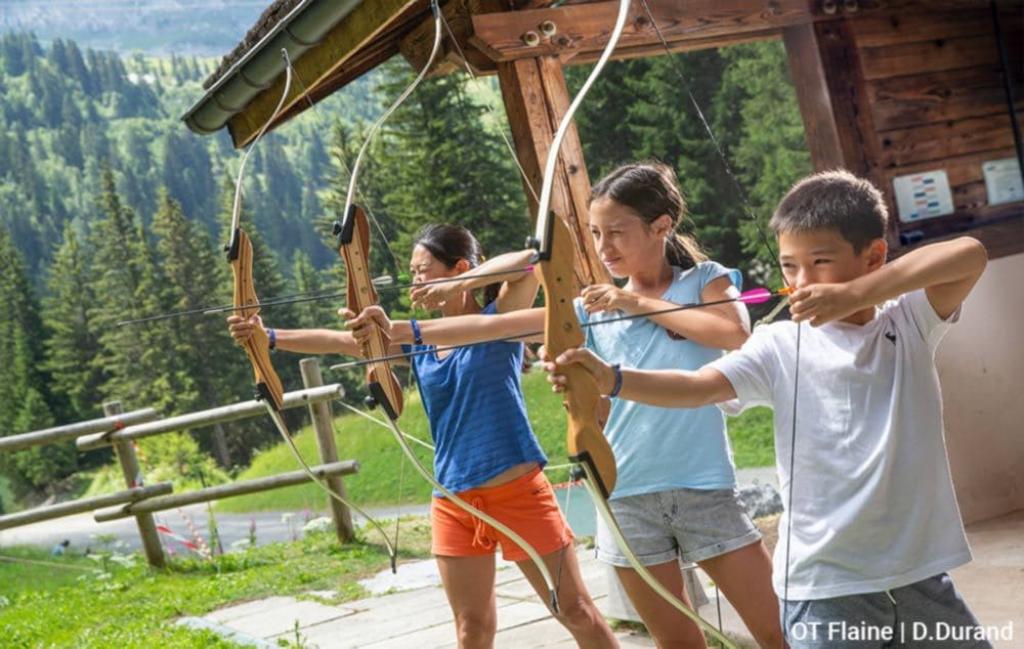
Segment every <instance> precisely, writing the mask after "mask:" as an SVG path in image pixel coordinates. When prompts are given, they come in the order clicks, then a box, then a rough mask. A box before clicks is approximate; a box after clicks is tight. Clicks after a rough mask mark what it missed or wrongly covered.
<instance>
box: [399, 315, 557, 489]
mask: <svg viewBox="0 0 1024 649" xmlns="http://www.w3.org/2000/svg"><path fill="white" fill-rule="evenodd" d="M496 308H497V307H496V305H495V304H494V303H493V302H492V303H491V304H488V305H487V306H486V307H484V309H483V311H482V312H481V313H482V314H484V315H493V314H494V313H495V312H496ZM434 347H435V346H434V345H415V346H412V345H402V350H403V351H405V352H409V351H410V350H413V351H420V350H433V349H434ZM410 361H411V362H412V368H413V371H414V372H415V373H416V383H417V385H418V386H419V390H420V396H421V398H422V399H423V408H424V409H425V410H426V411H427V418H428V419H429V421H430V432H431V435H432V436H433V438H434V446H435V451H434V474H435V476H436V477H437V480H438V482H440V483H441V484H443V485H444V486H445V487H447V488H448V489H451V490H452V491H454V492H459V491H465V490H466V489H472V488H473V487H477V486H479V485H481V484H483V483H484V482H487V481H488V480H490V479H491V478H493V477H494V476H496V475H498V474H499V473H501V472H502V471H506V470H508V469H510V468H512V467H513V466H515V465H517V464H523V463H526V462H537V463H539V464H540V465H542V466H543V465H545V464H547V457H545V455H544V451H543V450H542V449H541V447H540V444H539V443H538V442H537V438H536V437H534V435H533V430H532V429H531V428H530V422H529V420H528V419H527V417H526V404H525V403H524V402H523V388H522V382H521V378H520V374H521V372H522V367H523V344H522V343H509V342H493V343H484V344H480V345H470V346H466V347H459V348H457V349H455V350H453V351H452V352H451V353H450V354H449V355H448V356H445V357H444V358H438V356H437V354H436V352H435V353H428V354H421V355H419V356H413V357H412V358H411V359H410ZM435 495H440V494H435Z"/></svg>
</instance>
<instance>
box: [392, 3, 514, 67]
mask: <svg viewBox="0 0 1024 649" xmlns="http://www.w3.org/2000/svg"><path fill="white" fill-rule="evenodd" d="M505 8H507V6H506V5H505V4H504V3H503V2H501V0H449V2H447V3H445V4H444V5H443V6H442V8H441V12H442V14H443V15H444V20H445V22H446V23H447V25H448V27H447V28H446V27H444V26H442V38H443V42H442V44H441V48H442V49H441V52H440V53H438V61H437V62H436V63H435V64H434V70H433V71H432V72H431V76H434V75H444V74H451V73H453V72H460V71H462V70H464V69H465V67H464V66H465V64H466V63H468V64H469V66H470V68H471V69H472V70H473V73H474V74H488V73H493V72H494V71H495V68H494V62H493V61H491V60H490V59H489V58H487V57H486V56H484V55H483V54H482V53H481V52H480V50H478V49H476V48H475V47H473V46H472V45H471V44H470V42H469V37H470V35H471V34H472V33H473V22H472V16H473V15H474V14H483V13H495V12H500V11H503V10H504V9H505ZM449 29H450V30H451V33H449ZM452 35H454V36H455V39H456V40H457V41H458V42H457V44H456V43H452ZM433 46H434V16H433V15H429V16H427V17H425V18H424V19H423V20H422V21H421V22H420V24H419V25H417V26H416V27H415V28H413V30H412V31H411V32H409V33H408V34H407V35H406V36H405V37H404V38H403V39H402V42H401V43H400V44H399V46H398V50H399V52H401V53H402V56H403V57H405V60H406V61H408V62H409V65H411V66H412V67H413V68H414V69H416V70H422V69H423V66H424V65H426V63H427V59H428V58H429V57H430V50H431V49H432V48H433ZM463 56H465V59H463Z"/></svg>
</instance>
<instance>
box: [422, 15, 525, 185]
mask: <svg viewBox="0 0 1024 649" xmlns="http://www.w3.org/2000/svg"><path fill="white" fill-rule="evenodd" d="M441 22H442V23H443V24H444V28H445V31H447V32H448V36H449V37H450V38H451V40H452V43H453V44H454V45H455V49H456V50H458V52H459V60H461V61H462V65H463V67H464V68H466V72H467V73H468V74H469V78H470V79H471V80H472V81H473V83H474V84H476V87H477V88H478V89H479V88H483V82H482V81H480V77H478V76H477V74H476V73H475V72H473V67H472V66H470V65H469V60H468V59H466V54H465V52H463V51H462V46H461V45H459V39H457V38H455V34H454V33H453V32H452V28H451V26H450V25H449V24H448V19H447V18H445V17H444V12H441ZM481 94H483V93H481ZM484 108H485V109H486V110H487V112H488V114H489V115H490V116H491V120H492V121H493V122H494V123H495V124H496V125H497V128H498V134H499V135H500V136H501V139H502V141H504V143H505V147H506V148H507V149H508V152H509V153H510V154H511V155H512V161H513V162H514V163H515V165H516V168H517V169H518V170H519V175H520V176H522V179H523V184H524V185H526V189H527V190H529V192H530V195H532V196H533V200H535V201H538V202H539V201H540V197H539V196H538V195H537V190H536V188H535V187H534V186H533V183H532V182H530V177H529V176H528V175H527V173H526V169H525V168H524V167H523V163H522V161H521V160H520V159H519V154H517V153H516V148H515V146H514V145H513V144H512V141H511V140H510V139H509V137H508V134H507V133H505V129H504V128H502V126H501V124H502V122H503V121H506V120H499V119H498V118H497V117H498V116H497V113H496V112H495V110H494V106H492V105H491V104H490V102H484Z"/></svg>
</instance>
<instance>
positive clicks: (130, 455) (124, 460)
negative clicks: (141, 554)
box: [103, 401, 167, 568]
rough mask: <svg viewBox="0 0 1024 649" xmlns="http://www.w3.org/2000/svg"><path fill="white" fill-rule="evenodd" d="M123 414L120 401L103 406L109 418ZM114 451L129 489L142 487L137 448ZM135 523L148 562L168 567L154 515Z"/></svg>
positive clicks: (117, 447)
mask: <svg viewBox="0 0 1024 649" xmlns="http://www.w3.org/2000/svg"><path fill="white" fill-rule="evenodd" d="M121 412H122V408H121V402H120V401H108V402H106V403H104V404H103V414H104V415H106V416H107V417H113V416H114V415H119V414H121ZM114 451H115V452H116V453H117V460H118V461H119V462H120V463H121V473H122V474H124V482H125V484H126V485H128V488H129V489H132V488H134V487H141V486H142V469H141V468H140V467H139V458H138V457H137V456H136V455H135V448H134V447H133V446H132V443H131V442H130V441H125V442H116V443H115V444H114ZM135 522H136V523H137V524H138V526H139V536H141V537H142V548H143V550H145V552H146V560H147V561H149V565H151V566H153V567H154V568H163V567H164V566H165V565H167V562H166V560H165V558H164V549H163V546H162V545H160V535H159V534H158V533H157V531H156V521H154V520H153V515H152V514H138V515H136V516H135Z"/></svg>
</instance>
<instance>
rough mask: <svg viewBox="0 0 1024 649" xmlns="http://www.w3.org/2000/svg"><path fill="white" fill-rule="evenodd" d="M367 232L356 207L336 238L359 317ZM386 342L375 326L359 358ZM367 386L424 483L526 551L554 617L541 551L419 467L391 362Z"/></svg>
mask: <svg viewBox="0 0 1024 649" xmlns="http://www.w3.org/2000/svg"><path fill="white" fill-rule="evenodd" d="M369 234H370V232H369V223H368V220H367V218H366V214H365V213H364V212H363V210H362V209H360V208H359V206H358V205H352V206H351V207H350V209H349V212H348V214H347V215H346V219H345V222H344V224H343V225H342V226H341V227H340V231H339V232H338V237H339V252H340V254H341V257H342V259H344V260H345V266H346V268H347V269H348V308H349V309H350V310H352V311H355V312H357V313H360V312H362V311H363V310H364V309H366V308H367V307H369V306H373V305H376V304H377V303H378V296H377V291H376V290H375V289H374V287H373V281H372V279H371V275H370V270H369V264H368V261H369V240H370V236H369ZM389 342H390V341H389V340H388V339H387V338H386V337H385V336H384V333H383V332H382V331H381V330H380V329H379V328H376V327H374V328H373V329H372V330H371V332H370V336H369V339H368V341H367V342H366V343H365V345H364V346H363V349H362V350H361V351H362V353H363V356H364V357H365V358H368V359H382V358H385V357H386V355H387V351H388V345H389ZM366 382H367V384H368V387H369V390H370V396H369V397H368V398H367V403H368V404H369V405H371V406H376V405H379V406H381V407H382V408H383V410H384V412H385V414H386V415H387V424H388V428H389V429H390V430H391V433H392V435H393V436H394V438H395V441H396V442H397V443H398V446H399V447H400V448H401V449H402V452H403V453H404V454H405V456H406V457H407V458H408V459H409V461H410V462H411V463H412V465H413V467H415V469H416V471H417V472H418V473H419V474H420V475H421V476H422V477H423V478H424V479H425V480H426V481H427V482H428V483H430V485H431V486H433V487H434V489H435V490H437V492H438V493H440V494H442V495H443V496H444V497H445V498H447V499H448V500H450V501H451V502H452V503H454V504H455V505H456V506H457V507H459V508H461V509H462V510H464V511H466V512H467V513H469V514H470V515H472V516H475V517H476V518H479V519H480V520H482V521H483V522H485V523H487V524H488V525H490V526H491V527H493V528H494V529H496V530H498V531H499V532H501V533H502V534H504V535H505V536H507V537H508V538H510V539H511V540H512V541H513V542H514V543H515V544H516V545H518V546H519V547H521V548H522V549H523V550H524V551H525V552H526V554H527V555H528V556H529V557H530V560H531V561H533V563H534V564H535V565H536V566H537V569H538V570H539V571H540V573H541V575H543V577H544V581H545V583H547V585H548V588H549V590H550V598H549V603H550V607H551V610H552V611H554V612H556V613H557V612H558V610H559V608H558V592H557V588H556V586H555V581H554V579H553V577H552V576H551V571H550V570H549V569H548V567H547V564H545V563H544V560H543V558H542V557H541V556H540V553H539V552H537V550H536V548H534V547H533V546H532V545H530V544H529V543H528V542H527V541H526V540H525V539H524V538H523V537H521V536H520V535H519V534H517V533H516V532H515V531H514V530H512V529H511V528H509V527H508V526H506V525H505V524H504V523H502V522H500V521H498V520H497V519H495V518H494V517H492V516H490V515H488V514H486V513H484V512H482V511H480V510H479V509H477V508H476V507H473V506H472V505H470V504H469V503H467V502H466V501H465V500H463V499H462V498H460V497H459V496H457V495H456V494H454V493H452V492H451V491H450V490H449V489H448V488H446V487H445V486H444V485H442V484H441V483H440V482H439V481H438V480H437V479H436V478H435V477H434V476H433V474H431V472H430V471H428V470H427V468H426V467H425V466H423V463H422V462H420V460H419V458H418V457H416V454H415V453H413V451H412V448H411V447H410V446H409V442H408V441H407V439H406V434H405V433H404V432H403V431H402V429H401V428H399V426H398V418H399V417H400V416H401V414H402V406H403V398H402V387H401V385H400V384H399V383H398V379H397V377H395V374H394V372H392V371H391V364H390V363H389V362H388V361H386V360H374V361H373V362H371V363H368V364H367V370H366Z"/></svg>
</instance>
